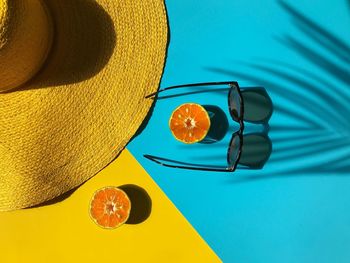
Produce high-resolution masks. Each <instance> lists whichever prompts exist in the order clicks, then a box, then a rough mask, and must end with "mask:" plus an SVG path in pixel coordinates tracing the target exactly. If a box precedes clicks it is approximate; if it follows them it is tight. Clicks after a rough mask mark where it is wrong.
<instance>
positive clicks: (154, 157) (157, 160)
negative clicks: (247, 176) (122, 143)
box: [143, 129, 243, 172]
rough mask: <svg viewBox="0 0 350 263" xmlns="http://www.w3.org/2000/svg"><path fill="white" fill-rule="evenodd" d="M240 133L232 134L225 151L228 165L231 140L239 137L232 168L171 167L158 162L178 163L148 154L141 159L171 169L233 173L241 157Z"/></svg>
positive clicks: (241, 140) (240, 131)
mask: <svg viewBox="0 0 350 263" xmlns="http://www.w3.org/2000/svg"><path fill="white" fill-rule="evenodd" d="M242 133H243V130H241V129H240V130H239V131H238V132H235V133H233V134H232V137H231V140H230V143H229V147H228V150H227V163H230V150H231V147H233V145H232V143H233V140H234V139H235V138H236V136H238V137H239V142H240V143H239V148H238V153H237V156H236V160H235V162H234V164H233V165H232V166H230V167H226V168H211V167H205V166H204V165H203V167H195V166H190V164H189V166H183V165H172V164H167V163H163V162H161V161H160V160H165V161H169V162H178V161H175V160H170V159H166V158H163V157H157V156H154V155H149V154H144V155H143V157H145V158H147V159H149V160H151V161H153V162H155V163H157V164H160V165H162V166H165V167H171V168H180V169H187V170H197V171H210V172H234V171H235V170H236V168H237V165H238V162H239V159H240V158H241V155H242V147H243V135H242Z"/></svg>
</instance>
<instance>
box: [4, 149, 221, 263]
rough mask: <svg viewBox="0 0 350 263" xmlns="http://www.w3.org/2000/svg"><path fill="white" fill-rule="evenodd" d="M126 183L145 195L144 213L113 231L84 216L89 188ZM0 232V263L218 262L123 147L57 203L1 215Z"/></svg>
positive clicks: (93, 189)
mask: <svg viewBox="0 0 350 263" xmlns="http://www.w3.org/2000/svg"><path fill="white" fill-rule="evenodd" d="M130 184H134V185H137V186H138V187H141V188H143V189H144V190H145V191H146V192H147V193H148V195H149V196H150V198H151V203H152V209H151V213H150V215H149V217H148V218H147V219H146V220H144V221H143V222H141V223H139V224H127V225H123V226H121V227H120V228H117V229H114V230H104V229H102V228H100V227H99V226H97V225H95V223H94V222H93V221H92V220H91V219H90V217H89V214H88V205H89V201H90V198H91V196H92V194H93V193H94V191H95V190H97V189H99V188H102V187H104V186H108V185H115V186H121V185H130ZM137 200H138V201H139V202H145V201H146V200H145V199H144V200H142V198H139V199H137ZM138 205H139V206H140V205H141V207H142V206H144V204H138ZM137 222H139V221H137ZM0 233H1V235H0V254H1V256H0V261H1V262H2V263H8V262H11V263H12V262H16V263H17V262H26V263H27V262H119V261H120V262H220V260H219V258H218V257H217V256H216V255H215V254H214V253H213V252H212V250H211V249H210V248H209V247H208V245H207V244H206V243H205V242H204V241H203V240H202V239H201V238H200V236H199V235H198V234H197V233H196V232H195V231H194V229H193V228H192V227H191V225H190V224H189V223H188V222H187V221H186V220H185V219H184V218H183V216H182V215H181V214H180V213H179V211H178V210H177V209H176V208H175V207H174V205H173V204H172V203H171V202H170V201H169V200H168V198H167V197H166V196H165V195H164V194H163V193H162V191H161V190H160V189H159V188H158V186H157V185H156V184H155V183H154V182H153V181H152V179H151V178H150V177H149V175H148V174H147V173H146V172H145V171H144V170H143V169H142V167H141V166H140V165H139V164H138V163H137V161H136V160H135V159H134V158H133V157H132V155H131V154H130V153H129V152H128V151H127V150H125V151H123V153H122V154H121V156H120V157H119V158H118V159H117V160H116V161H114V162H113V163H112V164H111V165H110V166H108V167H107V168H105V169H104V170H103V171H102V172H101V173H99V174H98V175H97V176H95V177H94V178H93V179H91V180H90V181H88V182H87V183H85V184H84V185H83V186H81V187H80V188H78V190H76V191H75V192H74V193H73V194H72V195H71V196H70V197H69V198H68V199H66V200H64V201H63V202H60V203H56V204H54V205H49V206H43V207H38V208H32V209H24V210H20V211H15V212H4V213H1V214H0ZM197 260H198V261H197Z"/></svg>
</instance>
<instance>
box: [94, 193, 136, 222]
mask: <svg viewBox="0 0 350 263" xmlns="http://www.w3.org/2000/svg"><path fill="white" fill-rule="evenodd" d="M130 210H131V202H130V200H129V197H128V196H127V195H126V193H125V192H124V191H123V190H121V189H119V188H117V187H114V186H108V187H104V188H102V189H99V190H97V191H96V192H95V193H94V195H93V197H92V199H91V202H90V209H89V211H90V216H91V218H92V220H93V221H94V222H95V223H96V224H97V225H99V226H101V227H103V228H116V227H118V226H121V225H122V224H124V223H125V222H126V221H127V220H128V218H129V215H130Z"/></svg>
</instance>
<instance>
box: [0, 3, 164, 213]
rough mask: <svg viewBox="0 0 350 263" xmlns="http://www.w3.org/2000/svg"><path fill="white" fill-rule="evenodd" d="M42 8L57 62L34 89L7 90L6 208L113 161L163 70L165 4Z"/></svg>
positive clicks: (0, 172) (31, 201)
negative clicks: (49, 18)
mask: <svg viewBox="0 0 350 263" xmlns="http://www.w3.org/2000/svg"><path fill="white" fill-rule="evenodd" d="M43 2H44V3H45V4H46V5H47V7H48V10H49V12H50V13H51V15H52V18H53V24H54V37H53V46H52V48H51V50H50V53H49V54H48V58H47V60H46V62H45V64H44V65H43V68H42V70H41V71H40V72H39V73H38V74H37V75H36V76H35V78H33V79H32V80H31V81H30V82H29V83H27V84H26V85H24V86H23V87H21V88H20V89H18V90H16V91H12V92H8V93H4V94H0V156H1V160H0V210H13V209H18V208H24V207H29V206H33V205H37V204H39V203H41V202H44V201H47V200H50V199H52V198H54V197H56V196H59V195H61V194H62V193H65V192H66V191H68V190H70V189H72V188H74V187H76V186H78V185H80V184H82V183H83V182H84V181H86V180H88V179H89V178H91V177H92V176H93V175H95V174H96V173H97V172H99V171H100V170H101V169H102V168H104V167H105V166H106V165H108V164H109V163H110V162H111V161H112V160H113V159H114V158H115V157H116V156H117V155H118V154H119V153H120V152H121V151H122V149H124V147H125V146H126V144H127V143H128V142H129V140H130V139H131V138H132V136H133V135H134V134H135V132H136V131H137V129H138V128H139V127H140V125H141V123H142V121H143V120H144V118H145V116H146V115H147V113H148V111H149V109H150V107H151V105H152V102H153V101H152V100H149V99H145V96H146V95H147V94H150V93H152V92H155V91H156V90H157V89H158V86H159V82H160V78H161V75H162V73H163V67H164V61H165V55H166V48H167V41H168V27H167V17H166V11H165V6H164V2H163V0H142V1H134V0H115V1H109V0H96V1H92V0H60V1H56V0H44V1H43ZM28 52H30V51H28ZM125 172H127V171H125ZM116 176H118V175H116ZM119 176H122V175H119Z"/></svg>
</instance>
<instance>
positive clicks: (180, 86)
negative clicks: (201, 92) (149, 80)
mask: <svg viewBox="0 0 350 263" xmlns="http://www.w3.org/2000/svg"><path fill="white" fill-rule="evenodd" d="M225 84H233V85H237V82H235V81H223V82H206V83H194V84H184V85H177V86H171V87H167V88H164V89H159V90H158V91H156V92H153V93H151V94H148V95H147V96H145V98H146V99H149V98H153V97H155V96H156V95H158V94H159V93H161V92H164V91H167V90H172V89H178V88H185V87H198V86H209V85H214V86H215V85H225Z"/></svg>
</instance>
